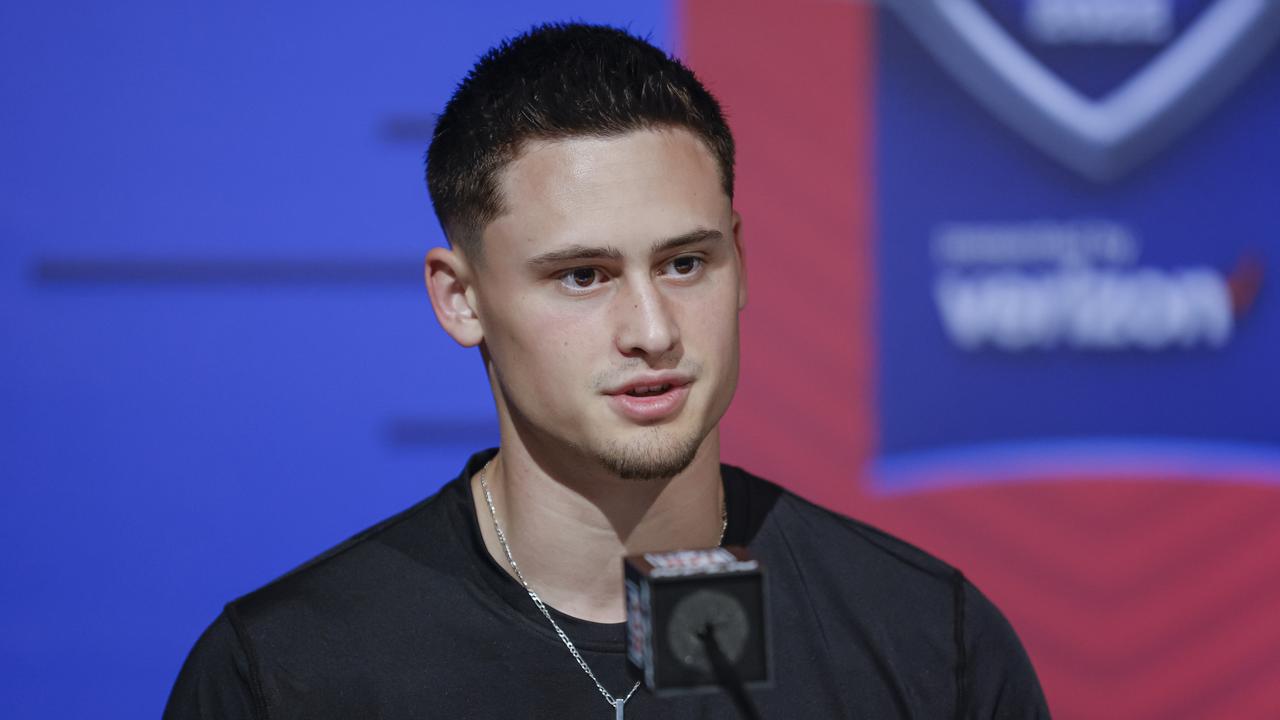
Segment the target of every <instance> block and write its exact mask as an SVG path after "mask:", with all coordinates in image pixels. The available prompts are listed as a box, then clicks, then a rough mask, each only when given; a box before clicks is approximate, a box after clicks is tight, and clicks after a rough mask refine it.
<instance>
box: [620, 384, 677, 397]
mask: <svg viewBox="0 0 1280 720" xmlns="http://www.w3.org/2000/svg"><path fill="white" fill-rule="evenodd" d="M670 389H671V383H664V384H662V385H648V386H646V387H638V388H632V389H630V390H628V391H627V392H626V394H627V395H630V396H631V397H651V396H653V395H661V394H662V393H664V392H666V391H668V390H670Z"/></svg>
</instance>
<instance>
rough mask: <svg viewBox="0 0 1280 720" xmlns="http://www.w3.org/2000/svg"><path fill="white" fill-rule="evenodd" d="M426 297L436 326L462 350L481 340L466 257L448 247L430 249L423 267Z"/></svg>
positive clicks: (469, 266) (480, 328)
mask: <svg viewBox="0 0 1280 720" xmlns="http://www.w3.org/2000/svg"><path fill="white" fill-rule="evenodd" d="M425 274H426V280H427V294H428V295H430V296H431V308H432V309H433V310H435V312H436V320H439V321H440V327H442V328H444V331H445V332H447V333H449V337H451V338H453V339H454V340H456V341H457V342H458V344H459V345H461V346H463V347H474V346H476V345H479V344H480V341H481V340H483V339H484V328H482V327H481V326H480V317H479V315H478V314H477V313H476V307H475V306H476V300H475V290H474V289H473V288H472V287H471V284H472V282H473V280H474V277H475V276H474V275H473V274H472V272H471V265H470V263H468V262H467V259H466V257H465V256H464V255H463V254H462V253H461V252H459V251H457V250H453V249H450V248H442V247H437V248H431V250H430V251H429V252H428V253H427V261H426V268H425Z"/></svg>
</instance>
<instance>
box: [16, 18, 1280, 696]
mask: <svg viewBox="0 0 1280 720" xmlns="http://www.w3.org/2000/svg"><path fill="white" fill-rule="evenodd" d="M570 19H580V20H587V21H593V22H606V23H610V24H615V25H620V26H623V27H626V28H629V29H630V30H632V31H633V32H635V33H637V34H640V35H645V36H648V37H649V38H650V39H651V40H653V41H654V42H655V43H656V44H658V45H660V46H662V47H664V48H667V49H669V50H671V51H672V52H675V53H677V54H678V55H680V56H681V57H683V58H684V59H685V60H686V61H687V62H688V63H689V64H690V65H691V66H692V67H693V68H694V69H695V71H697V72H698V73H699V75H700V76H701V77H703V79H704V80H705V81H706V83H707V84H708V85H709V86H710V87H711V89H712V91H713V92H715V93H716V94H717V95H718V96H719V97H720V98H721V100H722V102H723V103H724V105H725V107H726V109H727V111H728V114H729V118H730V123H731V125H732V126H733V128H734V132H735V134H736V136H737V139H738V143H739V147H740V156H739V163H740V165H739V177H740V179H739V190H738V197H737V199H736V202H737V205H738V209H739V210H740V211H741V212H742V214H743V216H744V217H745V223H746V224H745V228H746V243H747V248H748V250H747V253H748V268H749V276H750V281H751V293H752V295H751V300H750V304H749V306H748V309H747V311H746V312H745V313H744V316H743V324H744V325H743V353H744V355H743V376H742V381H741V384H740V386H739V391H738V395H737V398H736V400H735V404H734V407H733V408H732V409H731V410H730V415H729V416H728V417H727V418H726V421H725V459H726V461H728V462H732V463H735V464H741V465H744V466H746V467H748V468H750V469H752V470H753V471H755V472H756V473H759V474H762V475H764V476H766V477H769V478H771V479H773V480H775V481H777V482H780V483H781V484H783V485H786V486H788V487H790V488H793V489H794V490H796V491H797V492H799V493H801V494H803V495H805V496H807V497H810V498H812V499H814V500H816V501H818V502H821V503H823V504H824V505H827V506H828V507H832V508H834V509H837V510H840V511H842V512H846V513H849V514H852V515H854V516H857V517H859V518H862V519H864V520H867V521H869V522H872V523H874V524H877V525H880V526H882V527H884V528H886V529H888V530H890V531H891V532H894V533H897V534H900V535H902V536H904V537H905V538H907V539H908V540H910V541H912V542H914V543H916V544H918V545H921V546H923V547H924V548H926V549H927V550H929V551H931V552H933V553H935V554H937V555H939V556H941V557H942V558H943V559H945V560H948V561H950V562H952V563H954V564H956V565H958V566H959V567H960V568H962V569H963V570H964V571H965V572H966V573H967V574H968V575H969V576H970V577H971V578H972V579H973V580H974V581H975V582H976V583H977V584H978V585H979V587H981V588H982V589H983V590H984V591H985V592H986V593H987V594H988V595H989V596H991V597H992V598H993V599H994V600H995V601H996V602H997V603H998V604H999V605H1000V606H1001V607H1002V608H1003V609H1004V611H1005V612H1006V614H1007V615H1008V616H1009V618H1010V620H1011V621H1012V622H1013V624H1014V626H1015V627H1016V628H1017V629H1018V631H1019V633H1020V634H1021V636H1022V638H1023V640H1024V642H1025V644H1026V646H1027V649H1028V651H1029V652H1030V654H1031V657H1032V659H1033V661H1034V662H1035V664H1036V666H1037V668H1038V670H1039V672H1040V676H1041V679H1042V682H1043V684H1044V686H1045V690H1046V692H1047V694H1048V697H1049V701H1050V705H1051V707H1052V708H1053V709H1054V711H1055V715H1056V716H1057V717H1064V718H1110V717H1115V718H1183V717H1186V718H1201V717H1204V718H1208V717H1232V718H1264V717H1278V716H1280V699H1278V698H1280V693H1277V692H1276V686H1277V679H1278V678H1280V613H1277V612H1276V610H1275V609H1276V608H1277V607H1280V382H1277V380H1276V377H1275V368H1276V367H1277V366H1278V362H1277V361H1280V332H1278V331H1280V306H1278V304H1277V303H1278V302H1280V301H1278V300H1277V296H1276V293H1275V290H1274V289H1273V288H1272V287H1270V285H1271V283H1272V282H1273V281H1272V280H1271V276H1272V273H1273V272H1274V268H1275V262H1276V259H1277V249H1278V248H1280V245H1278V243H1277V239H1276V233H1277V227H1280V223H1278V222H1277V220H1280V209H1278V200H1280V53H1278V52H1277V51H1276V50H1275V46H1276V44H1277V42H1276V40H1277V36H1280V3H1274V2H1270V1H1269V0H885V1H884V2H881V3H879V4H871V3H869V2H852V1H848V2H845V1H836V0H830V1H823V2H819V1H818V0H793V1H789V2H781V1H772V2H764V1H756V2H742V1H741V0H738V1H735V2H729V1H728V0H666V1H664V2H634V1H633V2H625V3H623V2H600V1H599V0H597V1H596V2H579V1H577V0H542V1H540V2H538V3H518V2H505V3H504V2H490V1H482V2H475V3H471V4H466V5H464V4H462V3H409V2H400V3H395V2H384V3H372V4H365V5H361V6H360V8H359V9H355V8H354V6H350V5H346V4H338V3H268V4H263V3H244V2H224V3H161V2H149V1H147V2H134V3H125V4H113V3H83V2H81V3H69V4H67V3H64V4H48V3H44V4H41V3H25V4H19V3H9V4H6V5H4V6H3V7H0V130H3V132H0V239H2V241H3V242H2V243H0V253H2V255H0V257H3V262H2V263H0V298H2V301H0V333H2V335H0V338H2V342H0V348H2V351H3V355H2V356H0V357H2V359H0V370H3V373H4V381H3V383H2V384H0V388H2V389H0V403H2V405H3V413H2V414H0V422H2V423H3V425H2V426H0V428H2V431H0V541H2V542H3V547H4V552H3V554H0V573H2V575H0V577H3V579H4V592H3V593H0V698H3V699H2V700H0V703H2V705H3V707H4V710H3V711H2V714H3V715H4V717H7V718H55V717H56V718H63V717H66V718H78V717H93V718H134V717H155V716H158V715H159V713H160V711H161V708H162V707H163V704H164V701H165V699H166V697H167V693H168V690H169V687H170V685H171V684H172V682H173V679H174V677H175V676H176V674H177V671H178V668H179V667H180V665H181V663H182V660H183V658H184V657H185V654H186V652H187V650H188V649H189V648H190V646H191V644H192V643H193V642H194V641H195V639H196V637H197V636H198V635H199V633H200V632H201V630H202V629H203V628H204V626H205V625H206V624H207V623H208V622H209V621H211V620H212V619H213V618H214V617H215V616H216V615H217V613H218V612H219V609H220V608H221V605H222V604H223V603H225V602H226V601H228V600H230V599H232V598H234V597H236V596H238V595H240V594H243V593H245V592H248V591H250V590H252V589H254V588H255V587H257V586H259V585H261V584H263V583H265V582H267V581H269V580H270V579H272V578H273V577H275V576H277V575H279V574H281V573H283V572H285V571H287V570H288V569H290V568H291V567H293V566H295V565H297V564H299V563H300V562H301V561H303V560H305V559H306V558H309V557H311V556H313V555H315V554H317V553H319V552H320V551H322V550H324V549H325V548H327V547H329V546H331V545H333V544H335V543H337V542H339V541H341V540H342V539H344V538H345V537H347V536H349V535H351V534H354V533H355V532H358V531H359V530H361V529H362V528H364V527H366V526H368V525H370V524H372V523H374V522H376V521H377V520H379V519H381V518H383V517H385V516H387V515H390V514H392V513H393V512H395V511H397V510H399V509H401V508H403V507H406V506H408V505H409V504H411V503H413V502H415V501H417V500H419V499H421V498H422V497H425V496H427V495H429V494H431V493H432V492H434V490H435V489H436V488H437V487H439V486H440V485H441V484H443V483H444V482H446V481H447V480H449V479H451V478H452V477H454V476H455V475H456V474H457V473H458V472H459V471H460V470H461V468H462V464H463V462H464V461H465V459H466V457H467V456H468V455H469V454H470V453H471V452H473V451H474V450H476V449H478V448H481V447H484V446H488V445H492V444H494V443H495V441H496V427H495V422H494V415H493V408H492V405H491V401H490V399H489V393H488V388H487V384H486V383H485V379H484V376H483V373H482V369H481V366H480V361H479V357H478V355H477V354H476V353H475V352H474V351H466V350H462V349H460V348H458V347H456V346H455V345H454V344H453V343H452V341H450V340H449V339H448V337H447V336H445V334H444V333H443V332H442V331H441V330H440V329H439V328H438V327H437V326H436V323H435V320H434V318H433V316H432V314H431V310H430V306H429V303H428V301H427V298H426V295H425V293H424V291H423V289H422V281H421V262H422V257H423V255H424V254H425V252H426V250H427V249H428V248H430V247H432V246H435V245H439V244H442V243H443V237H442V235H441V233H440V230H439V228H438V226H437V225H436V222H435V219H434V216H433V214H432V212H431V208H430V205H429V202H428V200H427V196H426V191H425V188H424V185H423V182H422V172H423V168H422V159H423V153H424V151H425V148H426V144H427V141H428V139H429V137H430V132H431V127H432V123H433V121H434V117H435V114H436V113H437V112H438V111H439V110H440V109H441V108H442V106H443V105H444V103H445V101H446V100H447V98H448V96H449V94H450V93H451V91H452V89H453V87H454V85H455V84H456V83H457V82H458V80H460V79H461V77H462V76H463V74H464V73H465V72H466V71H467V69H468V68H469V67H470V66H471V64H472V63H473V62H474V61H475V59H476V58H477V57H478V56H479V55H480V54H481V53H482V52H484V50H485V49H487V48H488V47H490V46H491V45H493V44H494V43H496V42H497V41H499V40H500V39H502V38H504V37H506V36H509V35H511V34H514V33H516V32H519V31H521V30H524V29H527V28H528V27H529V26H531V25H533V24H535V23H538V22H544V21H551V20H570ZM836 551H838V549H833V552H836Z"/></svg>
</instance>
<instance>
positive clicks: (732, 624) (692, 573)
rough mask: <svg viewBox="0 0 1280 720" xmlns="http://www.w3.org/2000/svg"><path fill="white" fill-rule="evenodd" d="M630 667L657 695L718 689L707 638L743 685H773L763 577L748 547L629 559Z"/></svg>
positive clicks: (628, 642)
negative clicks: (770, 678)
mask: <svg viewBox="0 0 1280 720" xmlns="http://www.w3.org/2000/svg"><path fill="white" fill-rule="evenodd" d="M624 573H625V583H626V594H627V665H628V666H629V667H630V668H631V672H632V675H633V676H635V677H637V678H638V679H641V680H643V681H644V684H645V687H647V688H648V689H649V690H650V691H652V692H654V693H656V694H658V695H671V694H681V693H687V692H699V691H711V690H716V689H717V688H718V684H717V678H716V674H715V672H714V668H713V667H712V662H711V658H710V657H709V656H708V654H707V641H706V640H707V636H708V634H710V636H711V637H714V642H715V644H716V645H718V647H719V651H720V653H721V654H722V655H723V658H724V659H726V660H727V661H728V662H729V664H730V665H731V666H732V669H733V670H734V671H735V672H736V674H737V675H738V677H739V678H740V679H741V680H742V682H744V683H747V684H750V685H760V684H768V682H769V646H768V632H767V626H768V623H767V613H766V610H767V609H766V597H765V575H764V569H763V568H762V567H761V565H760V563H759V562H757V561H756V560H755V559H753V558H752V557H751V556H750V554H749V553H748V552H747V550H746V549H745V548H741V547H725V548H710V549H706V550H674V551H670V552H661V553H645V554H644V555H634V556H631V557H628V558H626V559H625V561H624Z"/></svg>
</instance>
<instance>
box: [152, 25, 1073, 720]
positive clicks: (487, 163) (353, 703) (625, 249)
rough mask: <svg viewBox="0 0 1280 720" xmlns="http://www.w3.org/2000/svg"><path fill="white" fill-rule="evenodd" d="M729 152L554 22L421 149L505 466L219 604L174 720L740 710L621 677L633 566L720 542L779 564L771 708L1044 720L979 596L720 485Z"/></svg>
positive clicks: (731, 476) (726, 383) (731, 357)
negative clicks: (646, 555) (625, 571)
mask: <svg viewBox="0 0 1280 720" xmlns="http://www.w3.org/2000/svg"><path fill="white" fill-rule="evenodd" d="M733 153H734V149H733V139H732V137H731V135H730V133H729V129H728V126H727V125H726V124H725V121H724V118H723V116H722V115H721V112H720V109H719V106H718V105H717V103H716V101H715V100H714V99H713V98H712V97H711V95H709V94H708V93H707V91H706V90H705V89H704V88H703V87H702V86H701V85H700V84H699V83H698V81H697V80H696V79H695V78H694V76H693V75H692V73H690V72H689V71H688V70H687V69H686V68H684V67H683V66H682V65H681V64H680V63H679V62H677V61H676V60H673V59H671V58H669V57H667V56H666V55H665V54H663V53H662V52H661V51H659V50H657V49H656V48H654V47H652V46H650V45H648V44H647V43H645V42H643V41H641V40H639V39H636V38H634V37H631V36H629V35H627V34H625V33H623V32H621V31H618V30H613V29H609V28H602V27H593V26H584V25H562V26H545V27H540V28H537V29H535V30H533V31H531V32H529V33H527V34H525V35H523V36H521V37H518V38H515V39H513V40H511V41H509V42H507V43H504V44H503V45H501V46H500V47H498V48H496V49H495V50H493V51H491V52H490V53H489V54H487V55H486V56H485V57H484V58H482V59H481V60H480V62H479V63H478V64H477V65H476V67H475V68H474V69H473V70H472V72H471V73H470V74H469V75H468V76H467V78H466V79H465V80H464V81H463V82H462V84H461V85H460V86H459V88H458V90H457V92H456V93H455V95H454V96H453V98H452V100H451V101H450V102H449V105H448V107H447V108H446V109H445V112H444V114H443V115H442V116H441V117H440V121H439V124H438V125H437V127H436V130H435V136H434V138H433V140H432V143H431V148H430V151H429V153H428V162H427V181H428V185H429V188H430V191H431V197H432V200H433V202H434V204H435V208H436V212H437V214H438V216H439V218H440V221H441V224H442V225H443V227H444V229H445V232H446V235H447V236H448V238H449V242H450V248H449V249H444V248H437V249H434V250H432V251H431V252H430V253H429V254H428V256H427V267H426V281H427V287H428V290H429V292H430V296H431V302H432V305H433V307H434V308H435V313H436V317H437V319H438V320H439V321H440V324H441V325H442V326H443V327H444V329H445V331H446V332H448V333H449V335H450V336H452V337H453V338H454V339H455V340H457V341H458V342H459V343H461V344H462V345H464V346H468V347H472V346H475V347H479V348H480V355H481V357H482V358H483V360H484V363H485V367H486V369H487V372H488V376H489V380H490V383H491V386H492V389H493V395H494V400H495V402H496V404H497V409H498V419H499V427H500V437H501V445H500V448H499V449H498V450H490V451H486V452H481V453H479V454H477V455H475V456H474V457H472V458H471V460H470V462H469V463H468V464H467V466H466V468H465V469H464V470H463V472H462V474H461V475H460V476H459V477H458V478H457V479H455V480H454V481H452V482H451V483H449V484H448V485H446V486H445V487H444V488H443V489H442V490H441V491H440V492H439V493H438V494H437V495H435V496H434V497H432V498H430V499H428V500H426V501H424V502H422V503H421V504H419V505H417V506H415V507H413V508H410V509H409V510H407V511H405V512H404V513H401V514H400V515H398V516H396V517H394V518H391V519H390V520H387V521H385V522H383V523H382V524H380V525H378V526H376V527H374V528H372V529H370V530H368V531H366V532H364V533H362V534H361V535H359V536H357V537H355V538H353V539H351V540H349V541H347V542H346V543H344V544H343V545H341V546H339V547H337V548H335V549H334V550H332V551H330V552H329V553H327V554H325V555H323V556H321V557H320V558H318V559H316V560H314V561H312V562H310V563H308V564H307V565H305V566H303V567H302V568H300V569H298V570H296V571H294V572H293V573H291V574H289V575H287V576H285V577H284V578H282V579H280V580H277V581H276V582H274V583H272V584H270V585H268V586H266V587H265V588H263V589H261V590H259V591H257V592H254V593H252V594H250V595H248V596H246V597H243V598H240V599H239V600H236V601H234V602H232V603H230V604H228V605H227V607H226V610H225V612H224V613H223V614H222V616H221V617H219V618H218V620H217V621H215V622H214V624H213V625H212V626H211V627H210V628H209V630H208V631H207V632H206V633H205V635H204V636H203V637H202V638H201V639H200V641H199V642H198V643H197V645H196V647H195V649H194V650H193V651H192V653H191V656H190V657H189V659H188V660H187V663H186V665H185V666H184V668H183V671H182V674H181V676H180V677H179V679H178V682H177V684H176V686H175V687H174V690H173V695H172V697H171V698H170V702H169V707H168V710H167V712H166V717H168V718H173V719H175V720H176V719H178V718H272V719H275V720H279V719H283V718H375V717H377V718H436V717H438V718H473V717H474V718H483V717H520V718H581V717H601V718H603V717H616V713H618V712H619V711H621V712H623V713H625V716H626V717H635V718H732V717H737V714H736V711H735V710H734V706H733V705H732V704H731V703H730V701H729V700H728V699H727V698H726V697H723V696H720V695H716V694H702V695H693V696H686V697H680V698H674V699H658V698H655V697H653V696H652V695H650V694H649V693H648V692H647V691H645V690H642V689H639V690H638V689H637V687H636V683H635V681H634V680H632V679H631V678H630V677H628V675H627V673H626V669H625V664H624V663H625V661H624V653H623V638H624V633H625V631H624V625H623V620H624V608H623V604H624V603H623V589H622V587H623V586H622V564H621V559H622V558H623V557H624V556H627V555H633V554H638V553H642V552H650V551H657V550H667V549H678V548H704V547H714V546H716V545H718V544H733V545H744V546H747V547H748V548H749V549H750V550H751V552H752V553H753V554H754V555H755V557H756V558H758V559H759V560H761V561H762V563H763V564H764V565H765V567H767V569H768V573H769V576H768V578H769V580H768V581H769V586H768V592H769V601H770V639H771V643H772V664H773V683H772V687H769V688H764V689H757V690H754V691H753V692H752V697H753V700H754V702H755V704H756V705H757V707H758V708H759V711H760V715H761V717H764V718H800V717H803V718H844V717H849V718H853V717H858V718H888V717H917V718H926V717H927V718H941V717H947V718H951V717H1008V718H1013V717H1018V718H1023V717H1026V718H1030V717H1046V716H1047V711H1046V710H1045V706H1044V699H1043V697H1042V694H1041V692H1040V688H1039V685H1038V683H1037V681H1036V677H1035V674H1034V672H1033V670H1032V669H1031V666H1030V663H1029V662H1028V660H1027V657H1026V655H1025V654H1024V652H1023V650H1022V648H1021V646H1020V644H1019V643H1018V640H1017V638H1016V636H1015V635H1014V633H1013V631H1012V629H1011V628H1010V627H1009V625H1008V624H1007V623H1006V622H1005V621H1004V619H1003V618H1002V617H1001V616H1000V614H999V612H998V611H997V610H996V609H995V608H994V607H993V606H992V605H991V604H990V603H989V602H988V601H987V600H985V599H984V598H983V597H982V595H981V594H979V593H978V591H977V590H975V589H974V588H973V587H972V586H971V585H969V584H968V583H967V581H965V579H964V577H963V576H962V575H960V574H959V573H958V572H956V571H955V570H953V569H951V568H949V567H947V566H946V565H944V564H943V563H941V562H939V561H937V560H935V559H933V558H931V557H929V556H928V555H926V554H924V553H922V552H921V551H919V550H916V549H914V548H912V547H910V546H908V545H906V544H904V543H902V542H900V541H898V540H895V539H893V538H891V537H888V536H886V535H884V534H883V533H880V532H878V531H876V530H873V529H871V528H869V527H866V526H864V525H861V524H859V523H857V522H855V521H853V520H849V519H847V518H844V517H840V516H838V515H835V514H833V513H830V512H828V511H825V510H823V509H820V508H818V507H816V506H814V505H811V504H809V503H807V502H805V501H803V500H801V499H799V498H798V497H796V496H794V495H792V494H790V493H788V492H786V491H784V490H782V489H781V488H779V487H777V486H775V485H773V484H770V483H768V482H766V481H764V480H761V479H759V478H755V477H752V476H751V475H749V474H747V473H745V472H743V471H741V470H738V469H736V468H733V467H730V466H726V465H721V464H720V458H719V435H718V430H717V425H718V423H719V421H720V418H721V417H722V416H723V414H724V412H725V410H726V408H727V407H728V406H729V401H730V399H731V397H732V395H733V392H734V387H735V385H736V382H737V374H738V313H739V311H741V309H742V308H743V306H744V305H745V303H746V300H747V290H746V275H745V253H744V246H743V242H742V234H741V227H742V224H741V219H740V218H739V216H738V214H737V213H736V212H735V211H734V209H733V204H732V198H733ZM762 440H763V439H762Z"/></svg>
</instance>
